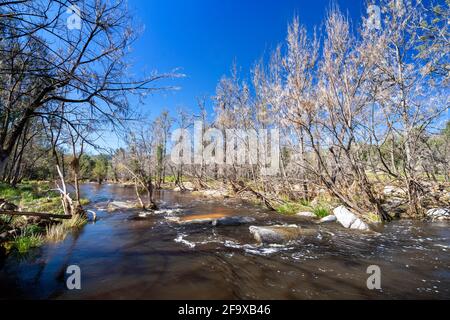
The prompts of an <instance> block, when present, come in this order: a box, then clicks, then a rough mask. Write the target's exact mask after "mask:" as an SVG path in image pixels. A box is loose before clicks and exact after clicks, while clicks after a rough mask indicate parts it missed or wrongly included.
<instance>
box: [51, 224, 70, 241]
mask: <svg viewBox="0 0 450 320" xmlns="http://www.w3.org/2000/svg"><path fill="white" fill-rule="evenodd" d="M66 236H67V228H65V227H64V224H62V223H61V224H52V225H50V226H48V227H47V228H46V239H47V241H50V242H58V241H63V240H64V239H65V238H66Z"/></svg>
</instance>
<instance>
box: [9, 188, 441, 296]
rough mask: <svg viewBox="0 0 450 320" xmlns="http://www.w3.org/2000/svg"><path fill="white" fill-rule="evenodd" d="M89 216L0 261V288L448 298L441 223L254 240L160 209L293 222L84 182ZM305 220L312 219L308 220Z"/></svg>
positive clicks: (233, 206)
mask: <svg viewBox="0 0 450 320" xmlns="http://www.w3.org/2000/svg"><path fill="white" fill-rule="evenodd" d="M82 192H83V194H84V197H88V198H90V199H91V200H92V204H91V207H92V208H93V209H94V210H96V211H97V213H98V217H99V220H98V221H97V222H96V223H90V224H88V225H87V226H86V227H85V228H84V229H83V230H82V231H81V232H79V233H78V234H74V235H71V236H69V237H67V239H66V240H65V241H63V242H62V243H59V244H49V245H45V246H44V247H42V248H40V249H36V250H34V251H33V252H31V253H30V254H29V255H28V256H26V257H22V258H18V257H13V256H10V257H9V258H8V259H7V260H6V261H5V262H3V265H0V298H3V299H5V298H39V299H47V298H51V299H78V298H83V299H366V298H370V299H397V298H405V299H413V298H425V299H449V298H450V258H449V252H450V228H449V226H450V224H448V223H425V222H410V221H400V222H394V223H391V224H389V225H388V226H386V227H385V228H384V230H383V232H382V234H380V235H361V234H360V233H357V232H349V231H348V230H344V229H343V228H341V227H340V226H338V225H337V224H328V225H322V226H320V232H319V235H318V236H317V237H316V236H315V237H313V238H305V239H302V240H299V241H296V242H290V243H288V244H286V245H261V246H260V245H257V244H256V242H255V241H254V239H253V238H252V236H251V235H250V233H249V230H248V227H249V225H242V226H220V227H212V226H210V225H183V226H180V225H178V224H176V223H174V222H173V221H170V220H168V219H167V218H169V217H176V216H180V217H183V216H187V215H205V214H206V215H210V214H214V215H217V216H221V215H239V216H250V217H254V218H255V219H256V221H255V222H253V223H252V224H253V225H273V224H280V223H289V224H291V223H296V224H300V225H303V226H308V223H307V222H305V221H304V220H300V218H295V217H291V218H288V217H283V216H280V215H277V214H274V213H271V212H268V211H266V210H264V209H262V208H258V207H254V206H251V205H248V204H245V203H244V202H242V201H238V200H233V199H226V200H208V199H204V198H199V197H195V196H193V195H191V194H189V193H185V194H182V193H176V192H170V191H161V192H160V193H159V194H158V197H157V199H158V202H159V204H160V207H161V208H163V209H169V210H163V211H162V212H160V213H158V214H154V215H152V216H150V217H148V218H146V219H139V218H138V213H139V211H136V210H123V211H116V212H114V213H108V212H107V211H104V210H103V208H104V207H105V205H106V203H107V201H109V200H121V201H122V200H127V199H129V200H132V199H134V194H133V190H132V189H129V188H123V187H119V186H113V185H103V186H97V185H94V184H89V185H84V186H83V188H82ZM309 226H310V227H314V228H319V227H318V226H316V225H309ZM72 264H76V265H78V266H80V268H81V273H82V275H81V278H82V280H81V283H82V289H81V290H72V291H70V290H68V289H66V284H65V279H66V274H65V271H66V268H67V266H69V265H72ZM369 265H378V266H379V267H380V268H381V273H382V274H381V286H382V290H381V291H377V290H375V291H372V290H369V289H367V286H366V280H367V277H368V276H369V275H368V274H367V273H366V270H367V267H368V266H369Z"/></svg>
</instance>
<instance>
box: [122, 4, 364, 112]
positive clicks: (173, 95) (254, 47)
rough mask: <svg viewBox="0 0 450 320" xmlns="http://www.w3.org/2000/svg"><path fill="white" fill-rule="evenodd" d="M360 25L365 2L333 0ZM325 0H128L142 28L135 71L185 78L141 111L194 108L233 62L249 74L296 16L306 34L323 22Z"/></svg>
mask: <svg viewBox="0 0 450 320" xmlns="http://www.w3.org/2000/svg"><path fill="white" fill-rule="evenodd" d="M336 2H337V3H338V4H339V6H340V8H341V9H342V10H343V11H344V12H348V13H349V14H350V16H351V17H352V18H353V19H354V20H355V21H358V22H359V17H360V15H361V14H362V13H363V11H364V7H363V0H339V1H336ZM329 5H330V1H329V0H314V1H312V0H295V1H294V0H280V1H274V0H241V1H238V0H220V1H219V0H129V7H130V9H131V10H132V12H133V13H134V16H135V18H136V22H139V23H141V24H143V25H144V26H145V30H144V31H143V33H142V34H141V36H140V38H139V40H138V41H137V42H136V43H135V44H134V45H133V54H132V59H133V61H134V62H135V68H134V72H135V73H136V74H138V73H139V72H140V71H141V70H146V71H151V70H158V71H159V72H167V71H170V70H172V69H174V68H181V72H183V73H184V74H186V77H185V78H183V79H177V80H174V81H170V82H169V83H170V84H173V85H176V86H179V87H180V90H177V91H173V92H166V93H157V94H155V95H154V96H152V97H149V98H148V99H147V100H146V103H145V106H144V110H149V111H151V114H152V115H156V114H157V113H159V111H160V110H161V109H163V108H166V109H168V110H170V111H172V110H173V111H175V110H176V108H178V107H182V106H183V107H185V108H190V109H193V108H195V107H196V97H199V96H208V97H210V96H212V95H213V94H214V91H215V86H216V84H217V82H218V81H219V79H220V78H221V76H222V75H224V74H227V73H229V70H230V67H231V65H232V63H233V61H236V63H237V64H238V66H240V67H241V68H242V75H243V76H247V75H248V74H249V70H250V68H251V66H252V65H253V64H254V62H255V61H256V60H257V59H259V58H261V56H262V55H264V54H265V53H266V54H267V53H269V52H270V51H271V50H272V49H274V48H275V47H276V45H277V44H279V43H280V42H283V41H284V39H285V37H286V30H287V24H288V22H290V21H291V20H292V18H293V17H294V15H298V16H299V17H300V20H301V22H302V23H303V24H305V25H306V26H307V27H308V30H313V27H314V26H320V24H321V23H322V22H323V19H324V16H325V14H326V10H327V8H329Z"/></svg>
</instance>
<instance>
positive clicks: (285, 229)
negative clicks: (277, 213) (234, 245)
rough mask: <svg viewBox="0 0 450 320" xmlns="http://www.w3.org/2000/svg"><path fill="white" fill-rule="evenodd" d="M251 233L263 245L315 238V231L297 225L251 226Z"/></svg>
mask: <svg viewBox="0 0 450 320" xmlns="http://www.w3.org/2000/svg"><path fill="white" fill-rule="evenodd" d="M249 230H250V233H251V234H252V235H253V236H254V237H255V240H256V241H258V242H261V243H283V242H287V241H290V240H297V239H299V238H301V237H304V236H314V235H316V234H317V233H318V231H317V230H315V229H305V228H302V227H300V226H297V225H277V226H260V227H258V226H251V227H250V228H249Z"/></svg>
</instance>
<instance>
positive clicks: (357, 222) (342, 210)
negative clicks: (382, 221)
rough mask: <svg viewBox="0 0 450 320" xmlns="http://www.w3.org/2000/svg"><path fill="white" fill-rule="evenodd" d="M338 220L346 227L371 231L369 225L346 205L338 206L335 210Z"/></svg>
mask: <svg viewBox="0 0 450 320" xmlns="http://www.w3.org/2000/svg"><path fill="white" fill-rule="evenodd" d="M333 213H334V215H335V216H336V219H337V221H339V223H340V224H341V225H343V226H344V227H345V228H348V229H356V230H361V231H369V230H370V228H369V225H368V224H367V223H365V222H364V221H362V220H361V219H360V218H358V217H357V216H356V215H355V214H354V213H353V212H351V211H350V210H348V209H347V208H346V207H344V206H340V207H337V208H336V209H334V210H333Z"/></svg>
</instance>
